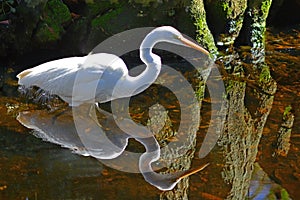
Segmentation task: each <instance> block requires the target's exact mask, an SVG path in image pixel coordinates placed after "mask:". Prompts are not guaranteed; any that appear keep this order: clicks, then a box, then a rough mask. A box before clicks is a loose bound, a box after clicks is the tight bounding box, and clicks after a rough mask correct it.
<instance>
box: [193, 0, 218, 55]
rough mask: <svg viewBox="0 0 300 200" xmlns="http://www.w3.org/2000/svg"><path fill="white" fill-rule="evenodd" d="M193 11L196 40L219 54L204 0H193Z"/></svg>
mask: <svg viewBox="0 0 300 200" xmlns="http://www.w3.org/2000/svg"><path fill="white" fill-rule="evenodd" d="M191 13H192V16H193V18H194V20H195V23H194V24H195V26H196V32H197V36H196V40H197V41H198V42H199V43H201V44H203V45H204V46H205V47H206V48H207V49H208V50H209V51H210V52H211V53H212V54H217V47H216V45H215V42H214V38H213V35H212V34H211V32H210V30H209V28H208V26H207V22H206V13H205V9H204V5H203V1H202V0H193V1H192V5H191Z"/></svg>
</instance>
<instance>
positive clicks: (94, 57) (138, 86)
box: [17, 26, 209, 106]
mask: <svg viewBox="0 0 300 200" xmlns="http://www.w3.org/2000/svg"><path fill="white" fill-rule="evenodd" d="M158 42H169V43H173V44H177V45H183V46H187V47H190V48H194V49H196V50H198V51H200V52H202V53H205V54H207V55H208V54H209V52H208V51H206V50H205V49H203V48H202V47H200V46H199V45H197V44H195V43H193V42H191V41H189V40H187V39H186V38H184V37H183V36H182V34H181V33H180V32H179V31H177V30H176V29H175V28H173V27H170V26H162V27H158V28H156V29H154V30H152V31H151V32H150V33H149V34H148V35H147V36H146V37H145V38H144V40H143V42H142V44H141V46H140V58H141V60H142V61H143V62H144V63H145V64H146V66H147V67H146V69H145V70H144V71H143V72H142V73H141V74H139V75H138V76H135V77H133V76H130V75H129V74H128V69H127V67H126V65H125V63H124V62H123V60H122V59H121V58H119V57H118V56H116V55H113V54H107V53H97V54H91V55H88V56H83V57H70V58H63V59H59V60H54V61H50V62H46V63H43V64H41V65H38V66H36V67H33V68H30V69H26V70H24V71H22V72H21V73H19V74H18V75H17V78H18V79H19V81H18V83H19V85H22V86H23V87H25V88H30V87H32V86H37V87H39V88H41V89H42V90H44V91H46V92H49V93H50V94H54V95H57V96H59V97H60V98H61V99H62V100H64V101H65V102H67V103H68V104H69V105H70V106H79V105H81V104H83V103H95V102H99V103H103V102H107V101H111V100H114V99H117V98H122V97H130V96H134V95H136V94H138V93H141V92H142V91H144V90H145V89H147V88H148V87H149V86H150V85H151V84H152V83H153V82H154V81H155V80H156V78H157V77H158V75H159V73H160V70H161V59H160V57H159V56H158V55H156V54H154V53H153V52H152V48H153V47H154V45H155V44H156V43H158ZM116 84H118V86H119V87H115V86H116ZM95 86H96V87H95ZM91 87H95V92H94V93H93V95H91V91H89V88H91ZM74 88H76V91H75V92H74V90H73V89H74ZM115 88H117V89H116V90H115ZM114 90H115V91H114Z"/></svg>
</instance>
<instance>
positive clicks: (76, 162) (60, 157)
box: [0, 27, 300, 200]
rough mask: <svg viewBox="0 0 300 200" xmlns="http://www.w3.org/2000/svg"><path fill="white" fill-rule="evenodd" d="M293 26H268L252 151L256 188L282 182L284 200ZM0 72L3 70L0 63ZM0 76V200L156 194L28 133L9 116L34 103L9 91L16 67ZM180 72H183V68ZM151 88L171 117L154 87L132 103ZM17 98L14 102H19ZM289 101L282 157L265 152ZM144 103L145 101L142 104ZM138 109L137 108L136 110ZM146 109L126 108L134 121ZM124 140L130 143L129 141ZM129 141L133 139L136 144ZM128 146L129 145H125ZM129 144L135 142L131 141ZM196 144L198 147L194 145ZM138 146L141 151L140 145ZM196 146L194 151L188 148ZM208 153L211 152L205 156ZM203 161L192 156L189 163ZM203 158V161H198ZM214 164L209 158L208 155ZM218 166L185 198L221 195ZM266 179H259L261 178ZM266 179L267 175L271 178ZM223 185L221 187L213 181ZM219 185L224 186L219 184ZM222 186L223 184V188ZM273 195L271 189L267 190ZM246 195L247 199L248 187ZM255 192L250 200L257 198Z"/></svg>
mask: <svg viewBox="0 0 300 200" xmlns="http://www.w3.org/2000/svg"><path fill="white" fill-rule="evenodd" d="M299 40H300V28H299V27H296V28H295V29H290V30H287V31H280V32H277V31H275V30H272V31H269V32H268V38H267V57H266V59H267V63H268V65H269V66H270V68H271V70H272V76H273V77H274V79H275V80H276V82H277V83H278V89H277V93H276V95H275V99H274V103H273V107H272V111H271V113H270V115H269V117H268V121H267V124H266V126H265V128H264V133H263V137H262V139H261V143H260V149H259V153H258V155H257V163H258V164H259V165H260V167H261V168H260V167H259V166H258V165H257V167H256V169H257V171H259V172H257V173H256V175H255V176H257V177H255V176H253V180H257V182H258V183H257V184H254V186H252V190H255V189H254V188H255V186H257V185H259V187H260V190H261V192H258V193H259V194H263V193H264V191H267V192H268V189H265V190H264V189H262V188H264V187H266V188H268V187H271V186H272V187H275V186H274V183H277V184H278V185H279V186H278V185H277V186H276V187H280V186H281V187H282V188H284V189H286V191H287V192H288V193H289V195H290V197H291V198H292V199H298V198H300V190H299V189H298V188H299V187H300V154H299V149H300V128H299V127H300V116H299V111H300V108H299V106H298V102H299V100H300V81H299V78H300V45H299ZM1 70H3V69H1ZM4 71H5V73H2V74H3V75H2V76H1V80H2V81H1V83H0V84H1V86H2V90H1V91H0V95H1V97H0V113H1V119H0V160H1V162H0V199H3V200H4V199H107V200H110V199H145V200H148V199H149V200H150V199H159V198H160V194H161V191H160V190H158V189H157V188H155V187H153V186H152V185H150V184H149V183H147V182H146V181H145V180H144V178H143V176H142V175H141V174H136V173H126V172H122V171H118V170H115V169H112V168H110V167H107V166H105V165H103V164H102V163H101V162H99V161H98V160H97V159H95V158H92V157H84V156H81V155H77V154H74V153H72V151H71V150H69V149H67V148H62V147H60V146H59V145H55V144H51V143H49V142H45V141H43V140H41V139H39V138H36V137H35V136H34V135H33V134H32V131H31V130H30V129H27V128H25V127H24V126H22V125H21V124H20V123H19V122H18V121H17V120H16V116H17V115H18V111H20V110H29V111H33V110H36V109H41V107H40V106H38V105H36V104H26V101H25V100H24V98H22V99H20V97H19V94H18V92H17V85H16V79H15V78H14V75H15V74H16V72H14V71H13V70H11V69H9V68H6V69H5V70H4ZM187 76H188V73H187ZM153 93H154V94H157V95H159V96H160V97H161V99H163V100H162V101H166V102H165V105H167V107H168V110H169V113H170V116H171V120H173V122H175V123H176V119H177V118H178V108H177V107H176V106H177V105H176V104H174V105H173V104H172V103H170V102H171V100H172V98H173V97H172V96H168V95H169V94H168V93H167V92H166V91H163V90H161V89H160V88H158V87H156V86H152V87H150V88H149V89H148V90H147V91H146V92H145V93H143V94H141V95H138V96H137V97H135V98H134V99H133V104H136V105H141V103H142V104H145V102H150V103H151V101H155V98H153ZM20 102H21V103H20ZM288 105H291V106H292V108H293V110H292V112H293V113H294V115H295V121H294V126H293V130H292V135H291V141H290V142H291V148H290V151H289V153H288V155H287V156H286V157H283V156H272V155H273V152H274V144H275V143H276V139H277V132H278V130H279V127H280V124H281V123H282V116H283V113H284V109H285V107H286V106H288ZM145 107H146V105H145ZM209 107H210V104H209V102H204V103H203V109H202V110H203V112H202V115H203V116H202V118H203V120H202V121H201V126H200V130H199V134H198V135H199V138H198V139H199V140H201V139H203V135H202V134H201V133H202V132H204V131H205V129H206V128H207V125H208V122H207V119H208V118H209V115H210V112H206V110H209ZM140 110H142V109H140ZM147 115H148V113H146V112H142V111H141V112H139V109H136V110H134V109H133V110H132V116H133V118H134V119H135V120H136V121H140V120H142V123H143V124H145V118H146V117H147ZM130 143H131V142H130ZM136 145H137V144H133V146H136ZM131 148H132V147H131ZM137 148H140V146H138V145H137ZM197 149H198V150H199V145H198V147H197ZM140 150H141V151H143V149H142V148H141V149H140ZM196 152H197V151H196ZM213 159H214V155H213V152H212V153H211V154H209V155H208V156H207V158H205V162H210V161H211V160H213ZM203 162H204V161H203V160H200V159H199V158H197V156H195V158H194V160H193V164H192V166H198V165H201V164H202V163H203ZM205 162H204V163H205ZM214 163H216V161H214ZM219 168H220V166H218V165H217V164H216V165H211V166H209V167H207V169H205V170H203V171H202V172H200V173H197V174H195V175H192V176H191V178H190V187H189V199H191V200H194V199H223V198H224V193H226V191H228V189H229V188H227V187H226V184H220V182H223V180H222V178H221V174H220V171H218V170H219ZM263 176H265V177H269V178H270V179H264V180H261V177H263ZM271 180H272V181H271ZM222 185H223V187H221V186H222ZM224 185H225V187H224ZM228 187H229V186H228ZM275 193H276V192H275ZM249 196H250V197H251V189H250V193H249ZM261 198H262V197H259V195H256V199H261Z"/></svg>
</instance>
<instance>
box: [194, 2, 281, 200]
mask: <svg viewBox="0 0 300 200" xmlns="http://www.w3.org/2000/svg"><path fill="white" fill-rule="evenodd" d="M192 2H193V4H194V7H193V8H194V10H193V12H192V13H193V16H194V18H195V19H196V27H197V28H198V31H199V32H201V31H202V30H205V31H203V32H202V34H198V38H197V39H198V41H199V42H202V43H204V44H207V43H208V42H211V39H210V40H208V41H207V40H206V38H205V37H203V33H207V32H208V31H207V30H206V29H205V28H203V27H200V26H199V21H200V22H204V23H202V25H203V24H204V25H203V26H206V28H207V27H212V28H211V29H210V31H211V33H212V35H213V36H214V40H215V41H217V45H219V46H217V47H221V46H222V49H226V51H225V52H224V53H225V54H227V56H223V57H222V58H221V59H222V63H223V64H222V65H223V66H224V68H225V69H226V73H228V76H226V77H225V78H226V82H225V84H226V90H227V91H226V97H227V98H226V99H227V101H228V113H227V118H226V122H225V126H224V129H223V134H222V136H221V138H220V139H219V143H218V144H219V145H220V146H221V148H222V151H223V153H224V154H223V155H224V168H223V172H222V177H223V179H224V180H225V182H227V183H230V184H231V191H230V193H229V195H228V196H227V199H245V198H246V196H247V192H248V189H249V184H250V179H251V175H252V169H253V163H254V162H255V159H256V155H257V152H258V144H259V142H260V138H261V135H262V131H263V127H264V125H265V123H266V120H267V117H268V115H269V112H270V110H271V106H272V103H273V94H274V93H275V91H276V83H275V82H274V80H273V79H272V77H271V76H270V71H269V68H268V66H267V65H266V64H265V62H264V61H265V57H264V56H265V44H264V35H265V29H266V27H265V25H266V17H267V15H268V11H269V8H270V5H271V1H270V0H253V1H252V0H248V1H246V0H244V1H239V0H226V1H221V2H220V1H214V0H212V1H208V2H206V8H207V10H206V12H205V11H204V5H203V1H202V0H193V1H192ZM239 4H241V6H240V7H239V6H237V5H239ZM195 5H198V10H197V9H195V8H197V7H196V6H195ZM195 13H196V14H195ZM203 13H205V14H206V16H208V18H209V20H207V22H208V23H212V24H208V26H207V25H206V24H205V23H206V20H203V19H200V18H201V17H205V15H203ZM207 29H208V28H207ZM203 40H205V42H203ZM206 46H207V47H212V46H213V45H206ZM234 46H235V47H239V46H248V48H243V49H244V50H247V51H244V52H243V49H239V50H240V52H239V53H240V55H237V53H236V52H235V51H233V49H234V48H233V47H234ZM210 50H215V49H214V48H210ZM213 52H214V51H213ZM245 77H247V78H245Z"/></svg>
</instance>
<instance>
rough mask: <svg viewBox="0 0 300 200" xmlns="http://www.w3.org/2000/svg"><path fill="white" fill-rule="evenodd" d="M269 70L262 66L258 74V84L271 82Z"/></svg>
mask: <svg viewBox="0 0 300 200" xmlns="http://www.w3.org/2000/svg"><path fill="white" fill-rule="evenodd" d="M271 78H272V77H271V74H270V69H269V67H268V66H263V67H262V68H261V72H260V74H259V82H260V83H268V82H269V81H270V80H271Z"/></svg>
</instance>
